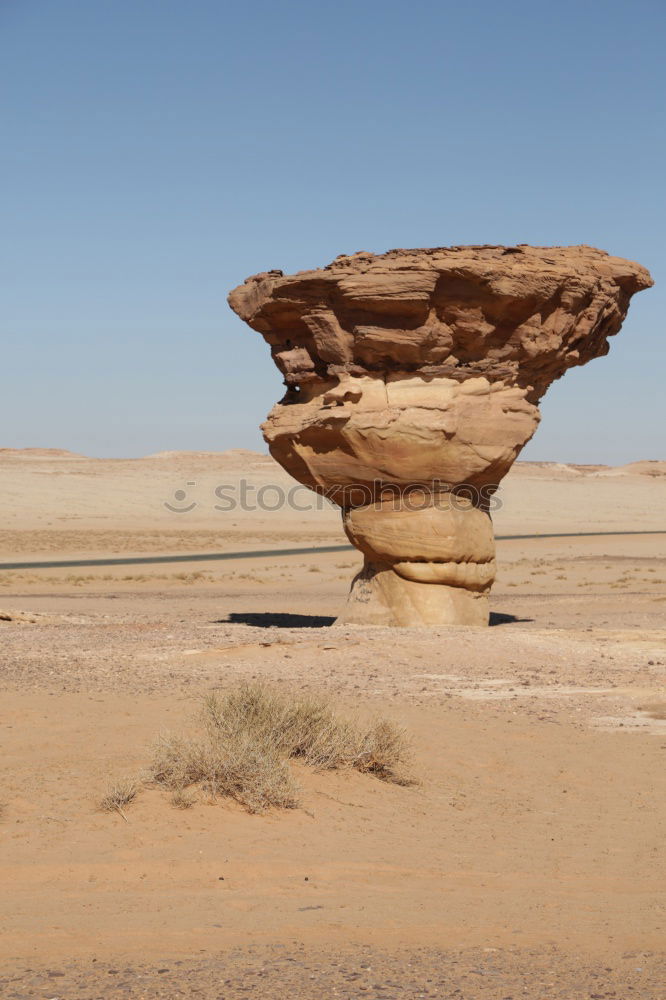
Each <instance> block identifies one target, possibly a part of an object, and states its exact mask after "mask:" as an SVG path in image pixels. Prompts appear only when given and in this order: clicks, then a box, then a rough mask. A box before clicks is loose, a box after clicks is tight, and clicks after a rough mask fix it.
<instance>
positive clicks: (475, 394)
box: [229, 246, 652, 625]
mask: <svg viewBox="0 0 666 1000" xmlns="http://www.w3.org/2000/svg"><path fill="white" fill-rule="evenodd" d="M651 284H652V280H651V278H650V275H649V274H648V272H647V271H646V270H645V269H644V268H642V267H640V266H639V265H638V264H634V263H632V262H630V261H626V260H623V259H621V258H619V257H611V256H609V255H608V254H606V253H604V252H603V251H601V250H595V249H594V248H592V247H586V246H579V247H547V248H543V247H530V246H517V247H494V246H482V247H449V248H438V249H432V250H430V249H426V250H391V251H389V253H386V254H383V255H380V256H375V255H373V254H370V253H358V254H354V255H352V256H349V257H347V256H341V257H338V258H336V260H334V261H333V263H332V264H329V265H328V266H327V267H324V268H321V269H318V270H313V271H303V272H300V273H298V274H295V275H287V276H285V275H283V274H282V272H281V271H269V272H265V273H263V274H258V275H255V276H254V277H251V278H248V279H247V281H246V282H245V283H244V284H243V285H241V286H239V287H238V288H236V289H235V290H234V291H233V292H232V293H231V294H230V296H229V304H230V305H231V307H232V309H234V311H235V312H237V313H238V315H239V316H241V318H242V319H244V320H245V321H246V322H247V323H248V324H249V325H250V326H251V327H252V328H253V329H255V330H257V331H258V332H260V333H261V334H262V335H263V336H264V338H265V340H266V341H267V342H268V344H269V345H270V347H271V352H272V355H273V358H274V360H275V362H276V364H277V366H278V367H279V369H280V371H281V372H282V373H283V375H284V381H285V385H286V386H287V392H286V395H285V396H284V398H283V399H282V400H281V402H280V403H278V404H277V406H275V407H274V408H273V410H272V411H271V413H270V414H269V416H268V419H267V421H266V423H265V424H264V426H263V431H264V436H265V438H266V440H267V442H268V445H269V448H270V451H271V454H272V455H273V457H274V458H275V459H276V460H277V461H278V462H280V463H281V464H282V465H283V466H284V468H285V469H287V471H288V472H290V473H291V474H292V475H293V476H294V477H295V478H296V479H297V480H299V482H301V483H304V484H305V485H307V486H309V487H311V488H312V489H314V490H318V491H326V493H327V495H328V496H329V497H330V498H331V499H332V500H334V501H335V502H336V503H338V504H339V505H340V506H341V508H342V510H343V514H344V519H345V530H346V531H347V534H348V536H349V537H350V539H351V540H352V542H353V543H354V544H355V545H357V547H358V548H360V549H361V551H363V552H364V554H365V557H366V565H365V568H364V570H363V573H362V574H360V576H359V577H358V578H357V580H356V581H355V582H354V584H353V587H352V592H351V595H350V602H349V607H348V611H347V614H346V620H347V621H366V622H367V621H377V622H381V623H388V624H391V623H393V624H400V625H405V624H419V623H425V624H447V623H460V624H482V623H487V620H488V610H487V593H488V591H489V589H490V586H491V584H492V581H493V577H494V551H493V550H494V544H493V538H492V526H491V522H490V516H489V505H490V498H491V496H492V492H493V490H494V489H496V487H497V485H498V484H499V482H500V480H501V478H502V477H503V476H504V475H505V474H506V472H507V471H508V470H509V468H510V467H511V465H512V463H513V462H514V460H515V459H516V456H517V455H518V454H519V452H520V450H521V449H522V448H523V446H524V445H525V444H526V442H527V441H528V440H529V439H530V438H531V436H532V434H533V433H534V431H535V429H536V427H537V424H538V421H539V410H538V402H539V399H540V398H541V396H542V395H543V394H544V392H545V391H546V389H547V388H548V386H549V385H550V384H551V382H552V381H553V380H554V379H557V378H560V377H561V376H562V375H563V374H564V372H565V371H566V370H567V369H568V368H571V367H574V366H576V365H581V364H585V363H586V362H587V361H589V360H591V359H592V358H595V357H600V356H601V355H604V354H606V353H607V351H608V337H610V336H612V335H614V334H616V333H617V332H618V330H619V329H620V326H621V324H622V321H623V319H624V317H625V315H626V312H627V308H628V306H629V300H630V298H631V296H632V295H633V294H634V293H635V292H637V291H640V290H641V289H643V288H648V287H649V286H650V285H651ZM415 496H419V497H421V498H422V500H423V505H422V507H421V509H418V510H417V509H414V503H413V498H414V497H415ZM461 497H463V498H465V497H466V498H467V500H468V502H467V503H466V504H465V503H462V504H461V502H460V501H461ZM456 504H457V505H458V506H456Z"/></svg>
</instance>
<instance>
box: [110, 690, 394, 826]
mask: <svg viewBox="0 0 666 1000" xmlns="http://www.w3.org/2000/svg"><path fill="white" fill-rule="evenodd" d="M200 722H201V723H202V727H203V728H202V732H201V733H199V734H198V735H196V736H173V735H165V736H161V737H160V738H159V739H158V741H157V743H156V745H155V748H154V755H153V760H152V764H151V767H150V769H149V772H148V774H149V780H151V781H152V782H154V783H155V784H157V785H160V786H162V787H164V788H167V789H169V790H170V791H171V793H172V795H171V801H172V803H173V805H175V806H177V807H178V808H181V809H186V808H189V806H191V805H192V804H193V803H194V801H195V799H196V794H195V792H196V790H199V791H200V792H201V793H202V794H203V795H205V796H207V797H209V798H213V799H215V798H218V797H224V798H231V799H234V800H235V801H236V802H239V803H240V804H241V805H243V806H244V807H245V808H246V809H247V810H248V811H249V812H252V813H259V812H263V811H265V810H266V809H268V808H270V807H272V806H277V807H280V808H283V809H293V808H295V807H296V806H297V805H298V794H297V792H298V790H297V787H296V784H295V782H294V779H293V777H292V774H291V771H290V768H289V763H288V762H289V760H298V761H300V762H301V763H303V764H305V765H307V766H308V767H312V768H315V769H317V770H333V769H338V768H355V769H356V770H357V771H361V772H362V773H365V774H374V775H375V776H376V777H378V778H381V779H382V780H384V781H391V782H395V783H396V784H409V783H410V782H409V779H407V778H406V777H405V776H404V775H403V773H402V771H401V768H402V767H403V765H405V764H406V763H407V761H408V759H409V757H410V752H409V746H408V741H407V738H406V735H405V732H404V730H403V729H401V728H400V727H398V726H396V725H395V724H394V723H392V722H389V721H387V720H386V719H380V720H378V721H376V722H374V723H373V724H372V725H370V726H369V727H363V726H361V725H359V724H358V723H356V722H351V721H348V720H344V719H340V718H339V717H338V716H337V715H336V713H335V712H334V711H333V709H332V708H331V706H330V704H329V703H328V702H327V701H326V699H324V698H321V697H319V698H317V697H309V696H301V695H295V694H287V693H285V692H283V691H278V690H276V689H274V688H271V687H270V686H269V685H267V684H263V683H252V684H249V683H241V684H238V685H236V686H234V687H233V688H231V690H229V691H228V692H227V693H226V694H224V695H218V694H212V695H209V696H207V697H206V698H205V699H204V701H203V704H202V710H201V715H200ZM132 797H133V796H132ZM107 799H109V801H110V797H109V796H107ZM128 801H129V800H128ZM106 808H117V807H116V806H115V804H113V805H109V806H106ZM121 808H122V804H121Z"/></svg>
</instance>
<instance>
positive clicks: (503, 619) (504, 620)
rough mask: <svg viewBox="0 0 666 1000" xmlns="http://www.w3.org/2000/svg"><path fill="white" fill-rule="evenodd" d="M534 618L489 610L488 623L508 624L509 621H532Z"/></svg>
mask: <svg viewBox="0 0 666 1000" xmlns="http://www.w3.org/2000/svg"><path fill="white" fill-rule="evenodd" d="M533 621H534V618H519V617H518V615H504V614H502V613H501V612H500V611H491V612H490V619H489V621H488V624H489V625H510V624H511V622H533Z"/></svg>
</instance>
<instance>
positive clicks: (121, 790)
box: [99, 778, 139, 819]
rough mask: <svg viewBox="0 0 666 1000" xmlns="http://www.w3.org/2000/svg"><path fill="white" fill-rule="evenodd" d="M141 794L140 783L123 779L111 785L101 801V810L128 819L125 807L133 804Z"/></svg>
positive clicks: (131, 779) (132, 779)
mask: <svg viewBox="0 0 666 1000" xmlns="http://www.w3.org/2000/svg"><path fill="white" fill-rule="evenodd" d="M138 792H139V782H138V781H137V780H136V779H135V778H121V779H120V780H118V781H114V782H113V783H112V784H110V785H109V787H108V789H107V791H106V793H105V794H104V795H103V797H102V799H101V801H100V804H99V806H100V809H103V810H104V812H117V813H120V815H121V816H122V817H123V819H127V817H126V816H125V813H124V809H125V806H128V805H129V804H130V802H133V801H134V799H135V798H136V796H137V794H138Z"/></svg>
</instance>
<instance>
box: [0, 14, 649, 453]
mask: <svg viewBox="0 0 666 1000" xmlns="http://www.w3.org/2000/svg"><path fill="white" fill-rule="evenodd" d="M665 29H666V6H665V5H664V2H663V0H632V2H631V3H630V2H629V0H624V2H618V0H605V2H600V0H558V2H557V3H551V2H543V0H529V2H527V0H506V2H501V3H500V2H497V0H483V2H476V3H474V2H467V3H463V2H456V3H452V2H448V0H431V2H424V0H409V2H407V0H403V2H393V0H354V2H352V0H336V2H335V3H325V4H323V3H318V2H316V0H309V2H307V3H306V2H302V0H284V2H276V0H253V2H252V3H247V4H245V3H239V2H235V3H230V2H224V0H216V2H214V0H187V2H186V0H159V2H157V0H0V113H1V120H0V126H1V129H2V147H3V149H2V157H1V160H0V162H1V164H2V167H1V170H2V174H1V183H0V203H1V223H2V248H1V249H0V257H1V259H0V323H1V328H2V354H1V355H0V364H1V366H2V368H1V372H2V374H1V381H0V446H10V447H28V446H39V447H62V448H70V449H72V450H74V451H81V452H84V453H86V454H90V455H116V456H120V455H124V456H134V455H142V454H146V453H148V452H152V451H158V450H162V449H206V450H208V449H210V450H216V451H217V450H223V449H226V448H230V447H249V448H263V442H262V441H261V437H260V434H259V431H258V429H257V425H258V424H259V423H260V421H261V420H262V419H263V417H264V415H265V414H266V413H267V411H268V410H269V409H270V407H271V406H272V404H273V403H274V402H275V401H276V400H277V399H278V398H279V397H280V395H281V394H282V389H281V379H280V376H279V374H278V372H277V369H275V368H274V367H273V364H272V362H271V360H270V357H269V353H268V349H267V347H266V346H265V344H264V343H263V341H262V340H261V338H260V336H259V335H258V334H255V333H253V332H252V331H250V330H249V328H247V327H245V326H244V325H243V324H242V323H241V322H240V320H238V319H237V318H236V317H235V316H234V315H233V314H232V313H231V312H230V310H229V309H228V307H227V305H226V301H225V298H226V294H227V292H228V291H229V289H231V288H232V287H233V286H235V285H236V284H238V283H239V282H240V281H242V280H243V279H244V278H245V277H246V276H247V275H249V274H252V273H254V272H256V271H262V270H266V269H269V268H274V267H278V268H282V269H283V270H284V271H285V272H289V271H294V270H297V269H300V268H307V267H313V266H319V265H322V264H326V263H328V262H329V261H330V260H331V259H332V258H333V257H335V256H336V255H337V254H339V253H342V252H345V253H348V252H354V251H356V250H372V251H374V252H382V251H384V250H387V249H390V248H391V247H419V246H442V245H448V244H456V243H519V242H526V243H535V244H540V245H543V244H546V245H547V244H572V243H590V244H593V245H595V246H599V247H601V248H603V249H606V250H609V251H610V252H611V253H614V254H618V255H620V256H624V257H630V258H633V259H636V260H638V261H640V262H641V263H642V264H644V265H646V266H647V267H649V268H650V270H651V271H652V274H653V277H654V278H655V280H656V282H657V286H656V287H655V288H654V289H652V290H650V291H647V292H643V293H641V294H640V295H639V296H637V297H636V298H635V299H634V302H633V305H632V307H631V311H630V314H629V318H628V320H627V322H626V323H625V326H624V328H623V329H622V331H621V333H620V335H619V336H618V337H617V338H615V339H614V340H613V341H612V346H611V353H610V355H609V356H608V357H607V358H604V359H600V360H598V361H594V362H592V363H591V364H590V365H588V366H587V367H585V368H581V369H578V370H574V371H573V372H570V373H569V374H568V375H567V376H566V377H565V378H564V379H562V381H560V382H559V383H556V384H555V385H554V386H553V387H552V388H551V390H550V392H549V394H548V395H547V396H546V398H545V400H544V402H543V405H542V412H543V421H542V426H541V428H540V429H539V431H538V432H537V435H536V437H535V438H534V440H533V442H532V443H531V444H530V445H529V446H528V448H527V449H526V450H525V452H524V453H523V455H524V457H526V458H532V459H545V460H557V461H578V462H608V463H622V462H626V461H630V460H633V459H638V458H659V457H662V458H663V457H664V452H665V451H666V449H665V448H664V424H665V423H666V419H665V417H666V411H665V408H664V389H663V378H664V329H663V326H664V324H663V315H664V307H665V304H666V273H665V272H666V218H665V211H664V208H665V198H664V178H665V177H666V162H665V161H666V138H665V137H666V128H665V124H666V123H665V121H664V98H665V94H666V72H665V69H664V65H665V60H664V49H665V46H666V37H665V35H666V32H665Z"/></svg>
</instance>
